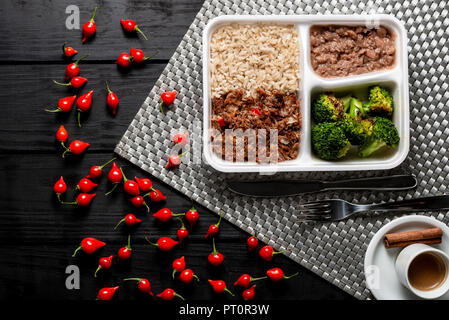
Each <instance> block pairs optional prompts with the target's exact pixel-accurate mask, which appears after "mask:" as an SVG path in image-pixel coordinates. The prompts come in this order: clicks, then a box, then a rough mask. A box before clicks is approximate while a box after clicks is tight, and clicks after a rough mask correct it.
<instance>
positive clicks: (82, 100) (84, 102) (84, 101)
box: [76, 90, 94, 128]
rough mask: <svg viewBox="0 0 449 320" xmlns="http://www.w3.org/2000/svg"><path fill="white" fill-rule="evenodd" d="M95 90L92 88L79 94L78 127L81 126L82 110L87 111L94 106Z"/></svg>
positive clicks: (77, 105) (77, 100)
mask: <svg viewBox="0 0 449 320" xmlns="http://www.w3.org/2000/svg"><path fill="white" fill-rule="evenodd" d="M93 93H94V91H93V90H91V91H89V92H88V93H85V94H83V95H81V96H79V98H78V99H76V108H77V110H78V127H80V128H81V112H86V111H88V110H89V109H90V107H91V106H92V95H93Z"/></svg>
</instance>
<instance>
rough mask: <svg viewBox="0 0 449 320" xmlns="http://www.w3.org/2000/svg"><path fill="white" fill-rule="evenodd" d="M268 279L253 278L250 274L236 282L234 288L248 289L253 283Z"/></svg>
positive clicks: (242, 276)
mask: <svg viewBox="0 0 449 320" xmlns="http://www.w3.org/2000/svg"><path fill="white" fill-rule="evenodd" d="M266 278H267V277H260V278H253V277H251V276H250V275H249V274H247V273H245V274H242V275H241V276H240V277H239V278H238V279H237V281H236V282H234V286H240V287H242V288H248V287H249V286H250V285H251V282H253V281H257V280H262V279H266Z"/></svg>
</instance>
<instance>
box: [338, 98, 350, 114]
mask: <svg viewBox="0 0 449 320" xmlns="http://www.w3.org/2000/svg"><path fill="white" fill-rule="evenodd" d="M351 99H352V96H351V95H347V96H344V97H342V98H340V100H341V102H343V107H344V111H345V112H348V110H349V106H350V104H351Z"/></svg>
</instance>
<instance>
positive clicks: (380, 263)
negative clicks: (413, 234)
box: [364, 215, 449, 300]
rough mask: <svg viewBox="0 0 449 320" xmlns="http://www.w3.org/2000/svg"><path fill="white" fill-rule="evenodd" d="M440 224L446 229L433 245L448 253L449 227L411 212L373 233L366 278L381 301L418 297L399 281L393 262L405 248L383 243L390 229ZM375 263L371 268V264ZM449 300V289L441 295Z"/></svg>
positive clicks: (408, 229) (401, 230)
mask: <svg viewBox="0 0 449 320" xmlns="http://www.w3.org/2000/svg"><path fill="white" fill-rule="evenodd" d="M432 227H439V228H441V230H443V238H442V242H441V243H440V244H437V245H432V246H433V247H435V248H437V249H440V250H442V251H444V252H446V253H448V254H449V228H448V227H447V226H446V225H445V224H444V223H442V222H440V221H438V220H436V219H435V218H432V217H427V216H420V215H411V216H405V217H401V218H398V219H395V220H393V221H391V222H389V223H387V224H386V225H385V226H383V227H382V228H381V229H380V230H379V231H377V233H376V234H375V235H374V237H373V239H372V240H371V242H370V244H369V245H368V249H367V250H366V254H365V265H364V269H365V280H366V285H367V287H368V289H370V290H371V293H372V294H373V296H374V297H375V298H376V299H378V300H419V299H421V298H420V297H418V296H416V295H414V294H413V293H412V292H411V291H410V290H408V289H407V288H405V287H404V286H403V285H402V284H401V283H400V282H399V280H398V278H397V276H396V271H395V269H394V264H395V261H396V257H397V255H398V254H399V252H400V251H401V250H402V249H403V248H391V249H387V248H385V246H384V242H383V240H384V236H385V234H386V233H390V232H404V231H413V230H418V229H424V228H432ZM370 266H372V267H370ZM439 299H440V300H449V292H447V293H446V294H444V295H443V296H441V297H440V298H439Z"/></svg>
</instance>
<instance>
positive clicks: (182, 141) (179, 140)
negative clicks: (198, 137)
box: [173, 132, 189, 147]
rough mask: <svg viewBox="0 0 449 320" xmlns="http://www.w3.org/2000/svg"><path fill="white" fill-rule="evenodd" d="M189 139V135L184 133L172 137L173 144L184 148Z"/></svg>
mask: <svg viewBox="0 0 449 320" xmlns="http://www.w3.org/2000/svg"><path fill="white" fill-rule="evenodd" d="M188 139H189V134H188V133H187V132H186V133H175V135H174V136H173V143H174V144H179V145H180V146H182V147H184V146H185V145H186V144H187V140H188Z"/></svg>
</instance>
